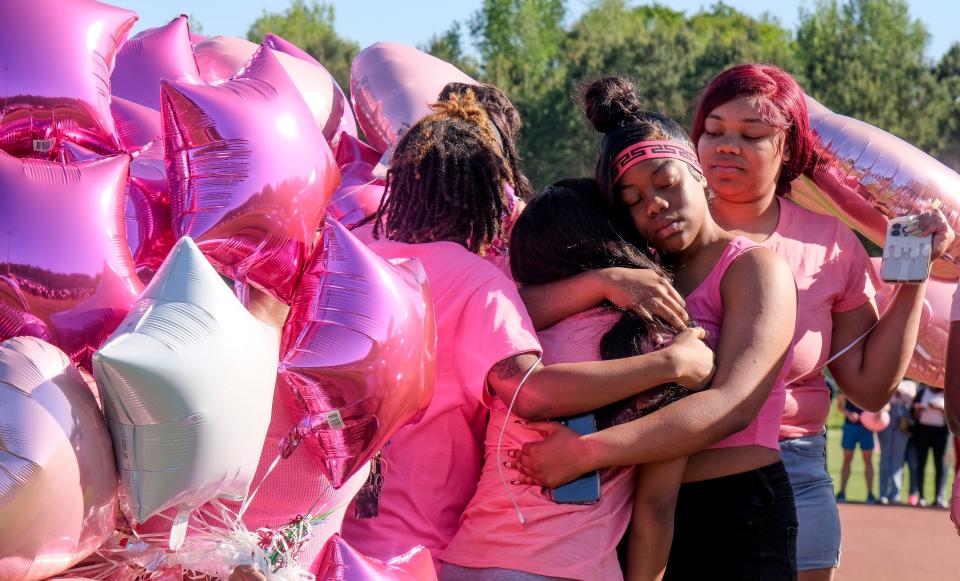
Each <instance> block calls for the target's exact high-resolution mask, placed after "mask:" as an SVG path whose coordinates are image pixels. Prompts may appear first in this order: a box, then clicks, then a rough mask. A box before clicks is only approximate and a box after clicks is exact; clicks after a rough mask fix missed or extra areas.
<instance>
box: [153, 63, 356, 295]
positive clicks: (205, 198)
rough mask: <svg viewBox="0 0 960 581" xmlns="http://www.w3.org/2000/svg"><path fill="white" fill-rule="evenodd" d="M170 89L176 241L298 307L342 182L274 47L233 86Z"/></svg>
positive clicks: (166, 115) (166, 123) (167, 108)
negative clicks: (303, 276)
mask: <svg viewBox="0 0 960 581" xmlns="http://www.w3.org/2000/svg"><path fill="white" fill-rule="evenodd" d="M290 58H292V57H290ZM162 87H163V89H162V90H163V111H162V113H163V131H164V152H165V156H166V159H167V177H168V180H169V183H170V189H171V200H172V219H173V227H174V232H175V233H176V234H177V236H190V237H191V238H193V239H194V240H195V241H196V242H197V245H198V246H199V247H200V249H201V250H202V251H203V252H204V254H205V255H206V256H207V257H208V258H210V261H211V262H212V263H213V264H214V265H215V266H216V267H217V269H218V270H219V271H220V272H221V273H222V274H224V275H226V276H229V277H230V278H234V279H239V280H241V281H243V282H248V283H251V284H253V285H256V286H258V287H259V288H262V289H264V290H266V291H268V292H270V293H272V294H273V295H274V296H276V297H277V298H279V299H281V300H283V301H286V302H289V300H290V298H291V297H292V295H293V289H294V285H295V282H296V279H297V277H298V276H299V274H300V272H301V271H302V269H303V265H304V263H305V261H306V258H307V255H308V254H309V252H310V249H311V248H312V245H313V241H314V237H315V233H316V230H317V227H318V226H319V224H320V221H321V219H322V217H323V213H324V208H325V207H326V205H327V202H328V201H329V200H330V195H331V194H332V193H333V191H334V190H335V189H336V188H337V186H338V185H339V183H340V172H339V171H338V169H337V166H336V162H335V161H334V158H333V153H332V152H331V151H330V148H329V146H327V143H326V141H324V139H323V134H322V133H321V132H320V128H319V127H318V126H317V123H316V121H314V119H313V117H312V115H311V113H310V110H309V109H308V108H307V106H306V104H305V103H304V102H303V99H302V98H301V97H300V94H299V93H298V92H297V89H296V87H295V86H294V84H293V82H292V81H291V80H290V77H289V76H288V75H287V73H286V72H284V69H283V67H282V66H280V63H279V62H278V61H277V57H275V56H274V54H273V52H272V51H271V50H270V49H268V48H261V49H259V50H258V51H257V52H256V53H255V54H254V56H253V58H252V59H251V60H250V62H249V63H248V64H247V66H246V67H244V68H243V70H241V71H240V73H238V74H237V76H235V77H233V78H232V79H231V80H229V81H227V82H224V83H220V84H217V85H210V86H204V85H192V84H188V83H181V82H176V81H163V84H162Z"/></svg>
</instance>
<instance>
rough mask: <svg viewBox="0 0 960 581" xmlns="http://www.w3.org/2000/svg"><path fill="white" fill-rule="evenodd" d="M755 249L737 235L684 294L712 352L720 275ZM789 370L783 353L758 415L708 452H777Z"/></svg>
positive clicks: (719, 323)
mask: <svg viewBox="0 0 960 581" xmlns="http://www.w3.org/2000/svg"><path fill="white" fill-rule="evenodd" d="M757 247H759V244H757V243H755V242H752V241H750V240H748V239H747V238H743V237H742V236H737V237H736V238H734V239H733V240H731V241H730V244H728V245H727V247H726V249H724V251H723V254H722V255H721V256H720V260H718V261H717V264H715V265H714V267H713V270H711V271H710V274H708V275H707V278H705V279H703V282H701V283H700V285H699V286H697V288H695V289H693V292H692V293H690V294H689V295H687V297H686V299H685V300H686V303H687V312H689V313H690V317H692V318H693V319H694V320H695V321H696V322H697V323H698V324H699V325H700V326H701V327H703V328H704V329H706V331H707V333H709V334H708V335H707V343H708V344H709V345H710V347H712V348H713V349H714V350H716V349H717V344H718V343H719V340H720V329H721V328H722V327H723V298H722V296H721V294H720V283H721V282H722V281H723V275H724V274H725V273H726V272H727V268H729V267H730V264H732V263H733V261H734V260H736V259H737V258H738V257H739V256H740V255H742V254H743V253H745V252H749V251H750V250H751V249H753V248H757ZM789 368H790V354H789V353H788V354H787V361H786V362H785V363H784V366H783V368H782V369H781V370H780V374H779V375H778V376H777V379H776V382H775V383H774V384H773V387H772V388H771V389H770V394H769V395H768V396H767V400H766V401H765V402H764V403H763V407H761V408H760V413H758V414H757V417H755V418H753V421H752V422H750V425H748V426H747V427H746V428H745V429H744V430H741V431H739V432H737V433H735V434H731V435H730V436H727V437H726V438H724V439H723V440H720V441H719V442H717V443H716V444H714V445H712V446H710V448H708V449H714V448H734V447H739V446H763V447H765V448H773V449H774V450H779V449H780V444H779V438H778V435H779V432H780V417H781V416H782V415H783V400H784V386H783V384H784V377H785V376H786V374H787V372H788V370H789Z"/></svg>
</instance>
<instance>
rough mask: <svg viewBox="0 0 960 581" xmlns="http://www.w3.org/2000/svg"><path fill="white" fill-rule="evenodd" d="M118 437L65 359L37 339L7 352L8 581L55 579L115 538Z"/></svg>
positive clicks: (0, 559)
mask: <svg viewBox="0 0 960 581" xmlns="http://www.w3.org/2000/svg"><path fill="white" fill-rule="evenodd" d="M116 502H117V471H116V467H115V466H114V461H113V445H112V443H111V441H110V432H109V431H107V425H106V423H105V422H104V420H103V415H102V414H101V413H100V408H99V407H97V402H96V401H95V400H94V398H93V394H92V393H91V392H90V390H89V389H88V388H87V385H86V383H84V380H83V378H82V377H81V376H80V373H79V372H78V371H77V369H76V368H75V367H74V366H73V364H72V363H71V362H70V359H69V358H68V357H67V356H66V354H65V353H63V352H62V351H60V350H59V349H57V348H56V347H54V346H53V345H50V344H48V343H45V342H43V341H41V340H40V339H35V338H33V337H17V338H14V339H8V340H7V341H4V342H3V343H2V344H0V522H2V523H3V526H0V579H27V580H29V579H45V578H47V577H49V576H51V575H56V574H58V573H60V572H62V571H63V570H65V569H66V568H68V567H70V566H71V565H73V564H74V563H76V562H78V561H80V560H81V559H83V558H84V557H86V556H87V555H89V554H90V553H92V552H93V551H94V550H96V549H97V547H99V546H100V544H101V543H102V542H103V541H104V540H105V539H106V538H107V537H109V536H110V534H111V533H112V532H113V527H114V522H115V518H116Z"/></svg>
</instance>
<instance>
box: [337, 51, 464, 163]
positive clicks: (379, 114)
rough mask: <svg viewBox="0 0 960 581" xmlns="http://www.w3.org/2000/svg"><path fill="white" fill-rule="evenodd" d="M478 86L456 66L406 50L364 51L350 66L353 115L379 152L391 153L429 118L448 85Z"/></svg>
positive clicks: (368, 139)
mask: <svg viewBox="0 0 960 581" xmlns="http://www.w3.org/2000/svg"><path fill="white" fill-rule="evenodd" d="M454 81H456V82H459V83H468V84H473V85H475V84H477V81H475V80H473V79H472V78H470V77H469V76H467V75H466V74H464V73H463V72H461V71H460V70H459V69H458V68H457V67H455V66H453V65H451V64H450V63H448V62H445V61H442V60H440V59H438V58H436V57H434V56H431V55H429V54H427V53H425V52H423V51H420V50H417V49H415V48H413V47H410V46H405V45H402V44H395V43H391V42H378V43H376V44H373V45H371V46H369V47H367V48H365V49H363V50H362V51H361V52H360V54H358V55H357V58H355V59H354V60H353V64H352V65H351V67H350V96H351V97H352V98H353V112H354V113H355V114H356V116H357V122H358V123H359V124H360V129H362V130H363V135H364V136H365V137H366V138H367V141H368V142H369V143H370V145H372V146H373V147H374V149H376V150H377V151H379V152H381V153H389V152H392V151H393V147H394V146H395V145H396V144H397V140H398V139H399V138H400V135H402V134H403V132H404V131H406V130H407V128H409V127H411V126H412V125H413V124H414V123H416V122H417V121H419V120H420V119H421V118H423V117H424V116H426V115H427V114H429V113H430V105H431V104H432V103H434V102H436V100H437V97H439V96H440V91H442V90H443V87H444V86H446V84H447V83H451V82H454Z"/></svg>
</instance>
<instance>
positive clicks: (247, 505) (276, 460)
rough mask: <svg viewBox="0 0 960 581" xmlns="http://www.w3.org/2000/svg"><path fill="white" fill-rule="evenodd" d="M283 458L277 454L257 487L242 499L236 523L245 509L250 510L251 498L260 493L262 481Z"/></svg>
mask: <svg viewBox="0 0 960 581" xmlns="http://www.w3.org/2000/svg"><path fill="white" fill-rule="evenodd" d="M282 457H283V455H282V454H277V457H276V458H274V459H273V462H272V463H271V464H270V468H267V472H266V473H265V474H264V475H263V478H261V479H260V482H258V483H257V486H256V487H255V488H254V489H253V490H252V491H251V492H250V494H248V495H247V498H246V499H244V501H243V504H242V505H240V512H238V513H237V521H239V520H240V519H242V518H243V515H244V513H245V512H247V509H248V508H250V503H251V502H253V497H255V496H256V495H257V492H259V491H260V487H261V486H263V482H264V480H266V479H267V476H270V473H271V472H273V469H274V468H276V467H277V464H279V463H280V459H281V458H282Z"/></svg>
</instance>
